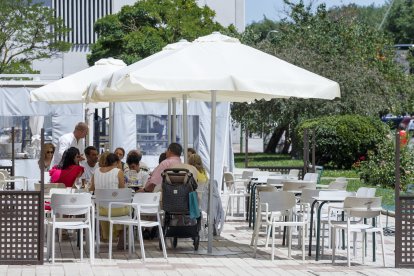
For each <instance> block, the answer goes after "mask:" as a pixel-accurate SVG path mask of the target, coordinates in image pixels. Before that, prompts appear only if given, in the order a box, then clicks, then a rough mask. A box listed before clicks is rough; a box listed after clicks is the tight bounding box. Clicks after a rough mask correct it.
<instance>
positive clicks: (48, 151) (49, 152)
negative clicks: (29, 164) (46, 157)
mask: <svg viewBox="0 0 414 276" xmlns="http://www.w3.org/2000/svg"><path fill="white" fill-rule="evenodd" d="M46 153H55V152H54V151H47V152H46Z"/></svg>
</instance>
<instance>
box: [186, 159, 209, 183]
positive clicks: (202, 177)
mask: <svg viewBox="0 0 414 276" xmlns="http://www.w3.org/2000/svg"><path fill="white" fill-rule="evenodd" d="M188 164H190V165H192V166H194V167H195V168H196V169H197V183H206V182H207V180H208V176H207V172H206V170H205V169H204V166H203V162H202V161H201V157H200V155H198V154H192V155H190V157H189V158H188Z"/></svg>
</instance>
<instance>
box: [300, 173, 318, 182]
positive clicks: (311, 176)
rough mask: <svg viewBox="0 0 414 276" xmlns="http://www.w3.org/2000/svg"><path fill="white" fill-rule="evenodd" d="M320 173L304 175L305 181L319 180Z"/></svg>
mask: <svg viewBox="0 0 414 276" xmlns="http://www.w3.org/2000/svg"><path fill="white" fill-rule="evenodd" d="M318 177H319V175H318V174H317V173H306V174H305V176H304V177H303V181H311V182H315V183H317V182H318Z"/></svg>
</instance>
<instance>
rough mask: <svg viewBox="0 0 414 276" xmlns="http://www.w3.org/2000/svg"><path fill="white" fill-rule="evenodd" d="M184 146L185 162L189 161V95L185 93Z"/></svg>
mask: <svg viewBox="0 0 414 276" xmlns="http://www.w3.org/2000/svg"><path fill="white" fill-rule="evenodd" d="M183 125H184V128H183V146H184V163H188V160H187V159H188V158H187V152H188V120H187V95H183Z"/></svg>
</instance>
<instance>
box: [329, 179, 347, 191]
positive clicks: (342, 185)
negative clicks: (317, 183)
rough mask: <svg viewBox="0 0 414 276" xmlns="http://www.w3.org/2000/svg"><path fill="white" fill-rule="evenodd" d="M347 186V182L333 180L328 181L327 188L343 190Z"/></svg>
mask: <svg viewBox="0 0 414 276" xmlns="http://www.w3.org/2000/svg"><path fill="white" fill-rule="evenodd" d="M347 186H348V182H336V181H333V182H331V183H329V186H328V189H331V190H343V191H345V190H346V187H347Z"/></svg>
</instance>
